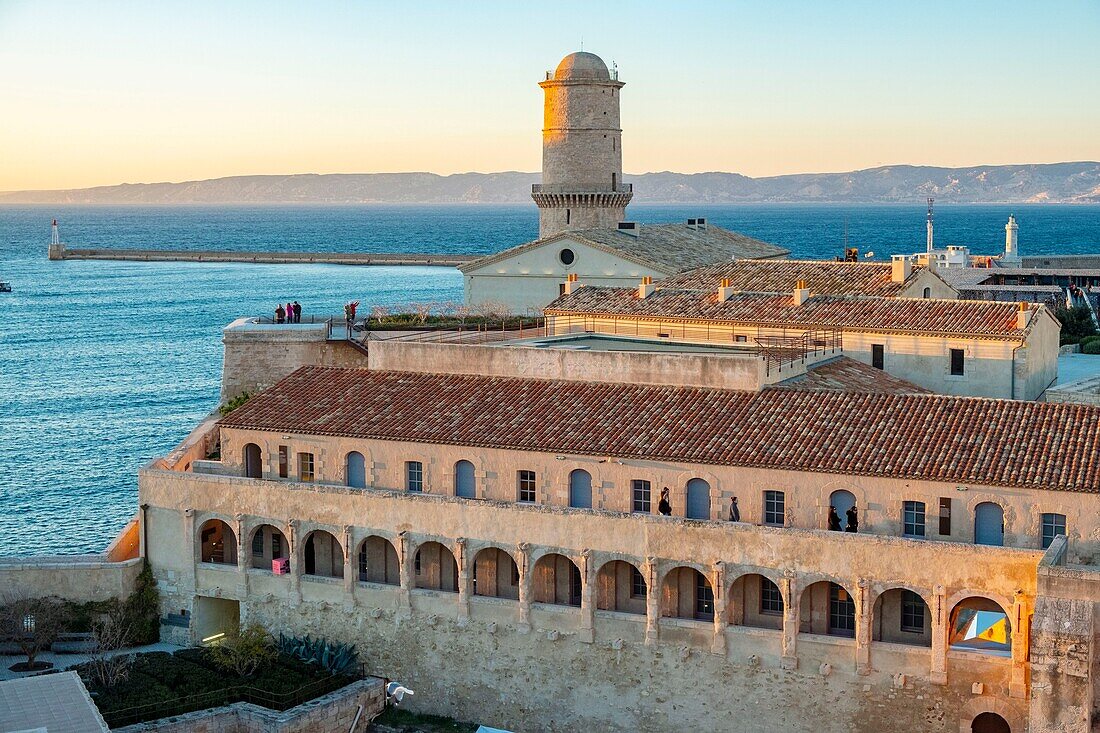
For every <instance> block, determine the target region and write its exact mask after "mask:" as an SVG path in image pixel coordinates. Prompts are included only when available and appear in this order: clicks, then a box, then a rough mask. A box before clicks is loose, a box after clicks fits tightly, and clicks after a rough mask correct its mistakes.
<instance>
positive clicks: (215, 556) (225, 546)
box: [199, 519, 237, 565]
mask: <svg viewBox="0 0 1100 733" xmlns="http://www.w3.org/2000/svg"><path fill="white" fill-rule="evenodd" d="M199 544H200V550H199V557H200V559H201V560H202V561H203V562H209V563H214V564H216V565H236V564H237V536H236V535H235V534H234V533H233V530H232V528H230V526H229V525H228V524H226V523H225V522H223V521H222V520H220V519H208V520H206V521H205V522H203V524H202V527H200V528H199Z"/></svg>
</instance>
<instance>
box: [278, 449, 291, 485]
mask: <svg viewBox="0 0 1100 733" xmlns="http://www.w3.org/2000/svg"><path fill="white" fill-rule="evenodd" d="M289 475H290V451H289V450H288V449H287V447H286V446H285V445H280V446H279V478H286V477H287V476H289Z"/></svg>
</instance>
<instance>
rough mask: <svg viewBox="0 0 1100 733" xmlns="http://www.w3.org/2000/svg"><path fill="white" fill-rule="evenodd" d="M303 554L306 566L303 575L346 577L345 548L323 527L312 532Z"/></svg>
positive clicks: (307, 538)
mask: <svg viewBox="0 0 1100 733" xmlns="http://www.w3.org/2000/svg"><path fill="white" fill-rule="evenodd" d="M302 554H303V558H302V559H303V561H304V562H303V565H304V566H305V569H304V571H303V575H313V576H317V577H321V578H342V577H344V549H343V548H342V547H341V546H340V542H339V540H337V539H336V537H334V536H333V535H332V533H330V532H326V531H324V530H323V529H318V530H314V531H313V532H310V533H309V536H308V537H306V544H305V547H304V548H303V553H302Z"/></svg>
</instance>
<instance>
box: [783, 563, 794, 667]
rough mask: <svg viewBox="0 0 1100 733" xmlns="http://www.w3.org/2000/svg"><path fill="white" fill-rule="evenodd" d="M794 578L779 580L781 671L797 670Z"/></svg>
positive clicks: (784, 577)
mask: <svg viewBox="0 0 1100 733" xmlns="http://www.w3.org/2000/svg"><path fill="white" fill-rule="evenodd" d="M796 590H797V588H796V587H795V584H794V577H793V576H791V575H789V574H788V575H784V576H783V577H782V578H780V579H779V592H780V593H781V594H782V595H783V659H782V660H781V663H782V666H783V669H798V598H797V595H796V593H795V591H796Z"/></svg>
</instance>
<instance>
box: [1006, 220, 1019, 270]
mask: <svg viewBox="0 0 1100 733" xmlns="http://www.w3.org/2000/svg"><path fill="white" fill-rule="evenodd" d="M1019 231H1020V227H1019V226H1018V225H1017V224H1016V215H1015V214H1009V216H1008V223H1007V224H1005V256H1004V257H1002V258H1001V259H1002V260H1003V261H1004V262H1017V263H1018V262H1019V261H1020V252H1019V250H1018V249H1017V247H1016V237H1017V234H1018V232H1019Z"/></svg>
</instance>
